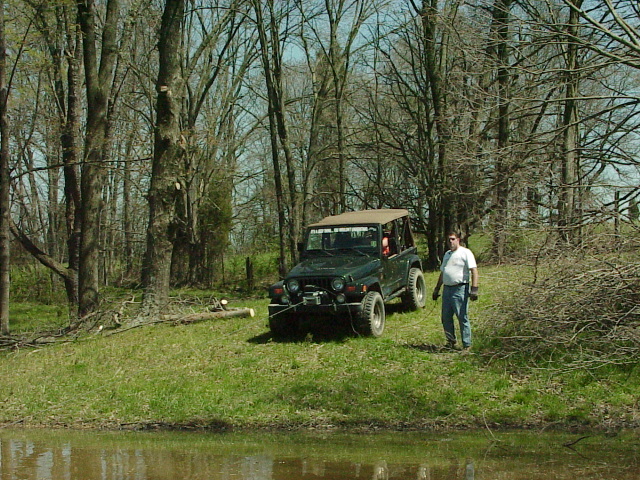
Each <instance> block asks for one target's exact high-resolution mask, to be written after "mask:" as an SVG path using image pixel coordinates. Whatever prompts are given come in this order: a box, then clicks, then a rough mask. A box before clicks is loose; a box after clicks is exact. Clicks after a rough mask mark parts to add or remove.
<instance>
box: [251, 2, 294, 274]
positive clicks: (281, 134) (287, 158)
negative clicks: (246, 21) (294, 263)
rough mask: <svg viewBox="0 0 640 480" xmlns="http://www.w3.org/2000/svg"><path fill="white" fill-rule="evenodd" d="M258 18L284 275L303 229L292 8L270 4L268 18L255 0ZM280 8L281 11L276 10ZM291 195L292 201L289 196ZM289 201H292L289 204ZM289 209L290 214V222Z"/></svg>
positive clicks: (254, 5) (256, 18) (254, 9)
mask: <svg viewBox="0 0 640 480" xmlns="http://www.w3.org/2000/svg"><path fill="white" fill-rule="evenodd" d="M251 2H252V7H253V11H254V14H255V21H256V28H257V30H258V39H259V44H260V59H261V62H262V68H263V73H264V77H265V82H266V87H267V100H268V118H269V135H270V142H271V158H272V162H273V171H274V172H273V174H274V180H275V185H276V200H277V204H278V225H279V230H280V238H281V242H280V261H279V268H278V269H279V272H280V274H281V275H284V274H285V273H286V271H287V255H286V247H287V245H288V247H289V256H290V257H291V258H294V259H295V257H296V244H297V242H298V235H299V228H300V198H299V189H298V186H297V183H296V168H295V163H294V161H293V155H292V152H291V146H290V144H289V127H288V124H287V116H286V107H285V103H286V102H285V91H284V86H283V82H284V78H283V75H284V73H283V53H282V49H283V45H282V43H283V39H286V38H287V36H288V32H286V31H285V32H282V31H281V28H282V25H283V22H284V20H285V19H286V18H288V17H287V15H288V13H289V10H290V7H289V5H288V2H282V3H278V2H275V1H274V0H266V7H267V15H266V16H265V12H264V9H263V5H262V0H251ZM277 6H279V8H276V7H277ZM280 151H282V153H283V155H284V166H285V168H284V174H285V175H286V180H287V181H286V185H287V187H288V188H287V189H286V190H285V189H284V185H283V184H282V174H283V171H282V170H283V169H282V166H281V162H280ZM285 193H286V194H288V197H287V196H286V195H285ZM286 200H288V201H286ZM285 209H287V210H288V212H289V214H288V222H287V215H286V213H285Z"/></svg>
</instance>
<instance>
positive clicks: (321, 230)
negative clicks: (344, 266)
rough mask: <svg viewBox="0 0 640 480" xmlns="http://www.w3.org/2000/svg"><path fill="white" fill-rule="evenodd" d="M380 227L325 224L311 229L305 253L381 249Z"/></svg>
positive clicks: (358, 251)
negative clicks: (379, 240)
mask: <svg viewBox="0 0 640 480" xmlns="http://www.w3.org/2000/svg"><path fill="white" fill-rule="evenodd" d="M378 236H379V235H378V228H377V227H376V226H373V225H348V226H335V227H332V226H323V227H314V228H311V229H309V233H308V235H307V243H306V245H305V250H304V253H305V254H307V255H314V254H319V255H323V254H324V255H345V254H347V255H348V254H353V253H354V252H356V253H358V254H361V255H370V254H376V253H378V252H379V251H380V246H379V243H378Z"/></svg>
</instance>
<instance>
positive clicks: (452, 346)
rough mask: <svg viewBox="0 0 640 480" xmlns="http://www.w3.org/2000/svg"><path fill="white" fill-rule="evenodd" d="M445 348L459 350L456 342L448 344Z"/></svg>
mask: <svg viewBox="0 0 640 480" xmlns="http://www.w3.org/2000/svg"><path fill="white" fill-rule="evenodd" d="M444 348H446V349H447V350H457V348H456V342H447V343H446V345H445V346H444Z"/></svg>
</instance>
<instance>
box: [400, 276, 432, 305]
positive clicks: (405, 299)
mask: <svg viewBox="0 0 640 480" xmlns="http://www.w3.org/2000/svg"><path fill="white" fill-rule="evenodd" d="M426 298H427V285H426V284H425V282H424V275H423V274H422V270H420V269H419V268H412V269H411V270H409V278H408V279H407V293H405V294H404V295H403V296H402V304H403V305H404V306H405V307H406V308H407V309H408V310H411V311H414V310H419V309H421V308H424V305H425V303H426Z"/></svg>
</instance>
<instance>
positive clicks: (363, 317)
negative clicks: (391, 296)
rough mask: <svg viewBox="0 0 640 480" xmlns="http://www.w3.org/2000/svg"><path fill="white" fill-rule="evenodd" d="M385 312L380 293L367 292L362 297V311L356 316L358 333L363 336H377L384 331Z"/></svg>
mask: <svg viewBox="0 0 640 480" xmlns="http://www.w3.org/2000/svg"><path fill="white" fill-rule="evenodd" d="M384 322H385V312H384V301H383V300H382V295H380V294H379V293H378V292H374V291H371V292H368V293H367V294H366V295H365V297H364V298H363V299H362V311H361V312H360V314H359V316H358V325H357V330H358V333H360V334H361V335H365V336H372V337H379V336H380V335H382V332H384Z"/></svg>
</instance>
